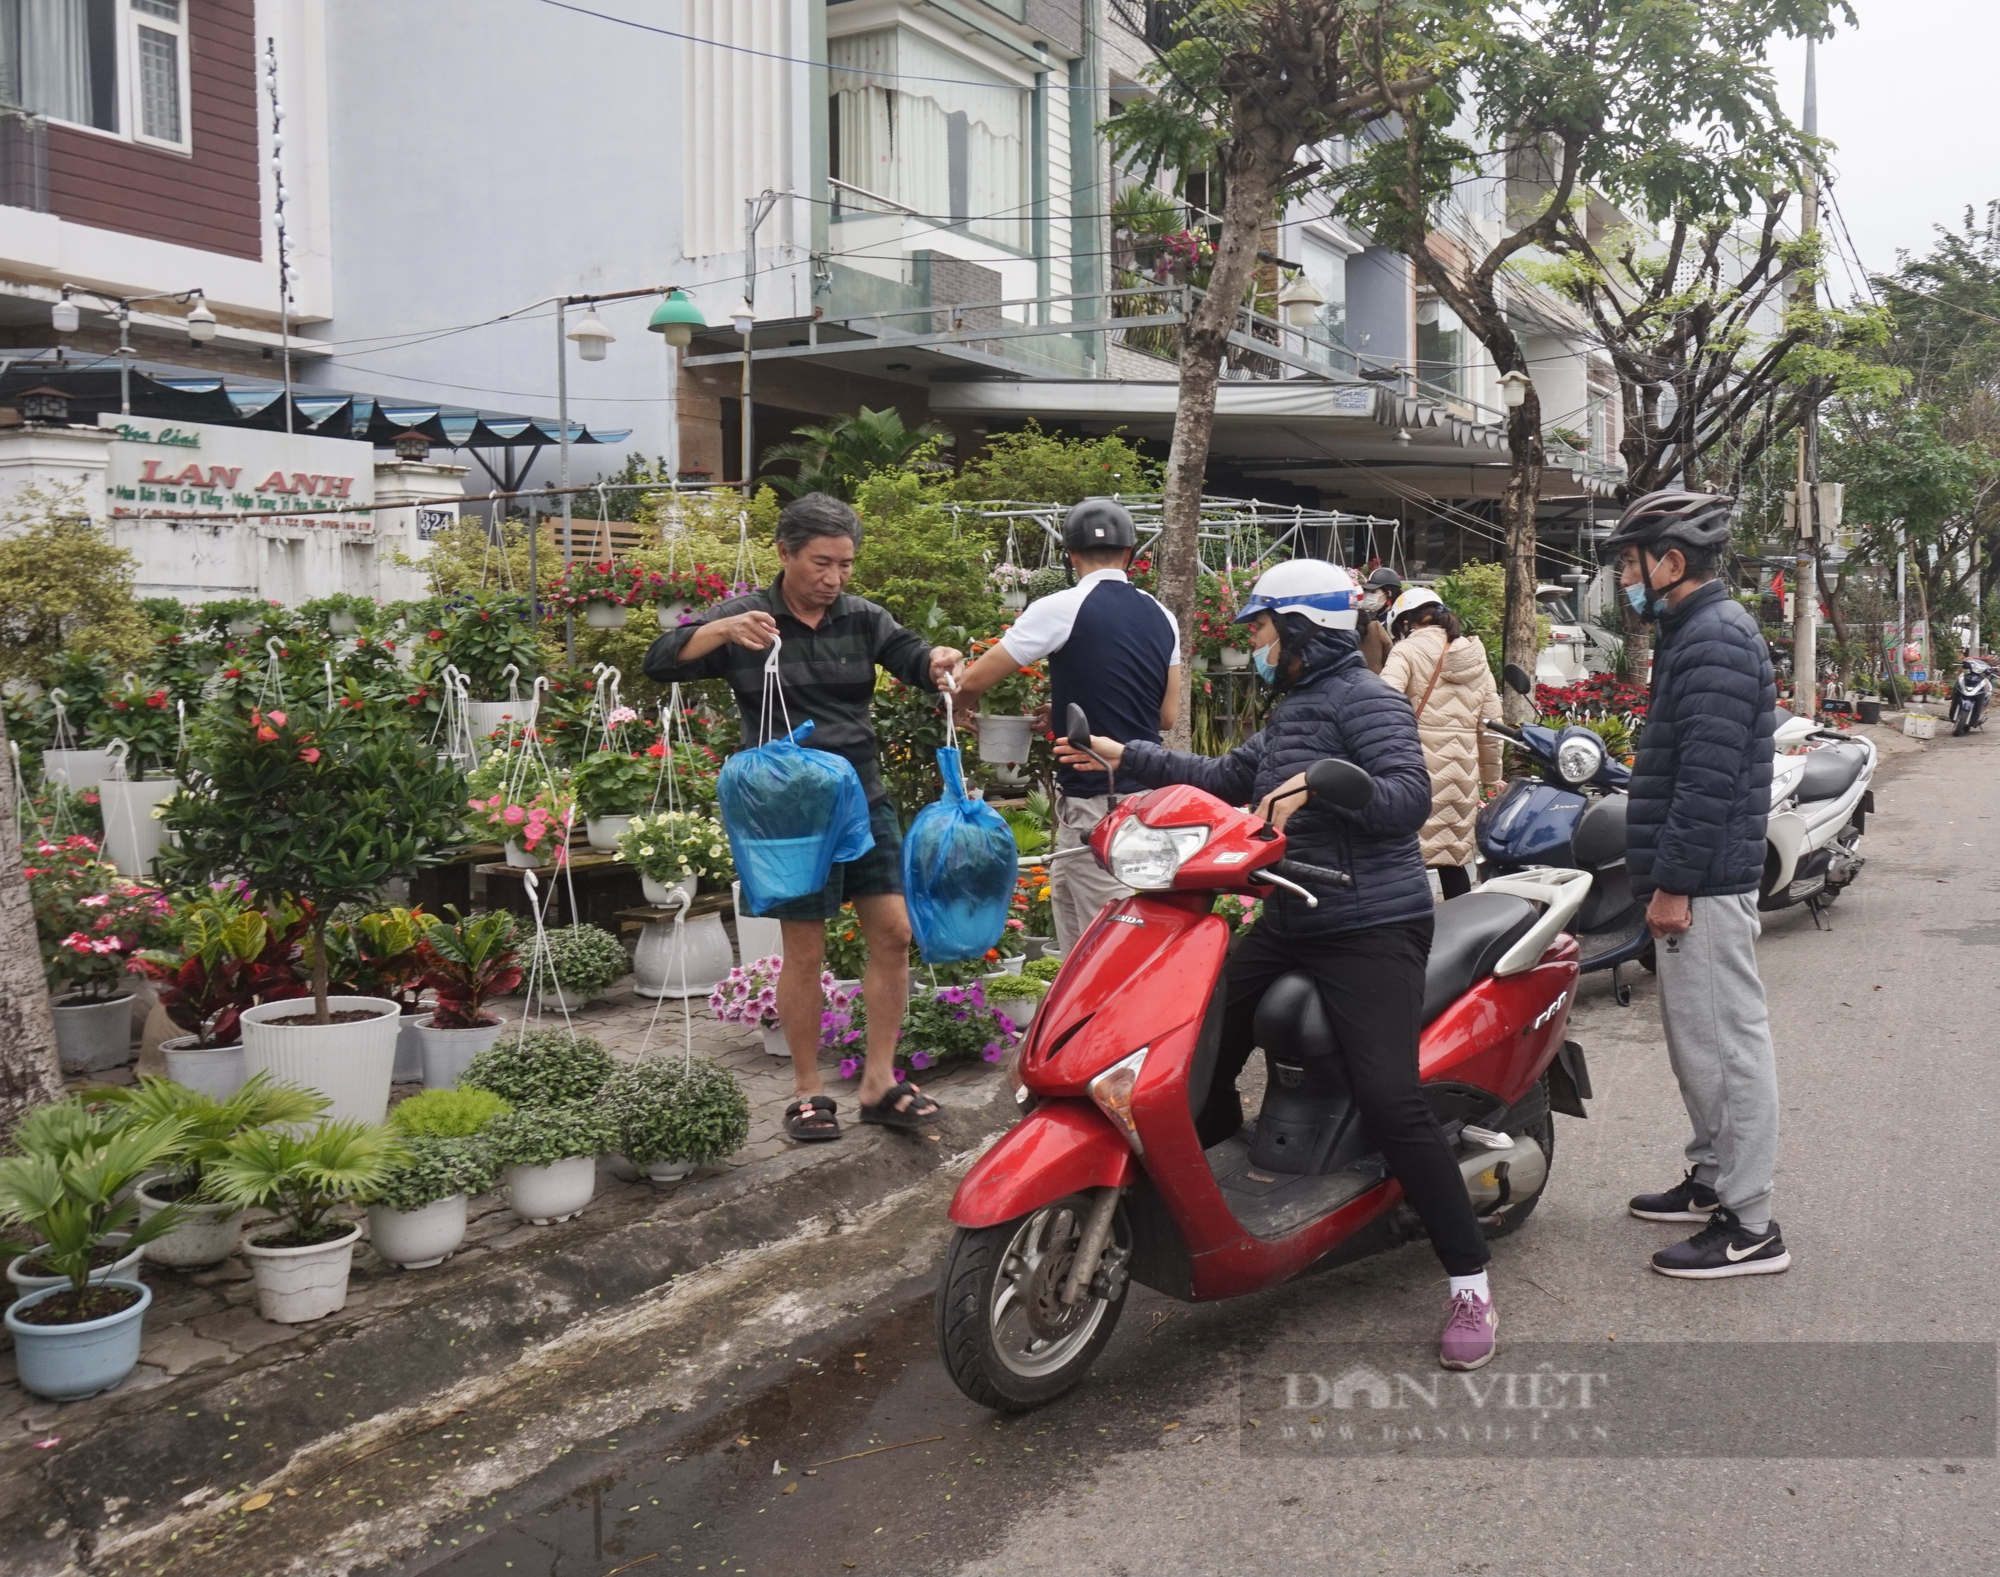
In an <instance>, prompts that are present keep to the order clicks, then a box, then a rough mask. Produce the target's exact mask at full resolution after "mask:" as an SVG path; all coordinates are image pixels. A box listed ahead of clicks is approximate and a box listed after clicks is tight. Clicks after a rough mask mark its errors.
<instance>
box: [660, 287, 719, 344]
mask: <svg viewBox="0 0 2000 1577" xmlns="http://www.w3.org/2000/svg"><path fill="white" fill-rule="evenodd" d="M646 327H647V328H649V329H650V330H652V332H653V333H655V334H658V335H660V336H661V337H662V338H664V339H665V340H666V342H667V343H668V344H669V345H671V346H672V347H673V348H674V349H675V350H685V349H686V348H687V347H688V346H689V345H690V344H691V343H692V342H693V340H694V337H695V335H696V334H697V333H698V332H700V331H701V330H703V329H706V328H707V327H708V319H706V318H704V317H703V316H702V315H701V308H700V307H698V306H696V305H695V304H694V300H693V298H692V297H690V296H689V295H688V293H687V292H686V291H685V290H670V291H668V292H667V298H666V300H664V301H662V302H661V303H660V304H659V305H658V306H657V307H655V308H653V316H652V318H651V320H650V321H649V322H648V323H647V324H646ZM736 332H737V333H739V334H740V333H742V332H743V331H742V330H741V329H738V330H737V331H736Z"/></svg>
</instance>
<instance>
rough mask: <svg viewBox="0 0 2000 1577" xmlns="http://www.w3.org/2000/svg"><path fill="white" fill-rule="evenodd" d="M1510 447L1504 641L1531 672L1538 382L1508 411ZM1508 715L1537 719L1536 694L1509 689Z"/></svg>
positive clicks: (1504, 650) (1535, 647) (1504, 651)
mask: <svg viewBox="0 0 2000 1577" xmlns="http://www.w3.org/2000/svg"><path fill="white" fill-rule="evenodd" d="M1507 450H1508V454H1509V456H1510V457H1511V459H1512V461H1513V468H1512V470H1511V471H1509V473H1508V475H1507V491H1506V494H1505V496H1504V497H1503V499H1502V501H1501V519H1502V524H1503V525H1504V526H1505V528H1506V533H1507V537H1506V544H1505V546H1504V548H1503V549H1502V557H1503V559H1504V562H1505V563H1506V566H1507V617H1506V623H1505V625H1504V627H1503V628H1504V631H1505V633H1504V636H1503V638H1502V642H1501V655H1502V660H1503V661H1504V662H1510V663H1515V664H1518V665H1519V666H1520V667H1521V668H1522V669H1523V670H1524V671H1525V672H1526V673H1527V674H1528V676H1529V677H1530V678H1533V677H1534V673H1535V658H1536V656H1537V654H1538V652H1539V649H1540V644H1541V643H1540V641H1539V640H1538V639H1537V633H1536V621H1535V607H1536V604H1535V583H1536V563H1535V514H1536V511H1537V508H1538V506H1539V505H1540V503H1541V496H1542V460H1543V453H1542V402H1541V398H1540V396H1539V395H1537V394H1536V392H1535V390H1534V388H1533V386H1532V385H1531V386H1530V387H1529V389H1528V397H1527V399H1526V400H1524V401H1523V402H1522V403H1521V405H1520V407H1519V408H1518V409H1517V410H1514V411H1511V412H1509V413H1508V417H1507ZM1502 699H1503V703H1504V705H1503V710H1504V711H1505V713H1506V717H1505V721H1506V722H1509V723H1513V724H1516V725H1519V724H1521V723H1529V722H1533V721H1534V717H1535V704H1534V701H1533V699H1532V698H1531V697H1529V696H1520V695H1516V694H1515V693H1514V692H1513V691H1512V690H1508V691H1505V692H1504V693H1503V698H1502Z"/></svg>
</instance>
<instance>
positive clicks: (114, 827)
mask: <svg viewBox="0 0 2000 1577" xmlns="http://www.w3.org/2000/svg"><path fill="white" fill-rule="evenodd" d="M180 789H181V786H180V783H179V781H178V780H177V779H174V778H147V779H144V780H142V781H140V782H137V783H130V782H126V781H125V780H123V779H120V778H109V779H106V780H105V781H104V782H102V783H100V784H98V786H97V793H98V806H99V809H100V810H101V811H102V812H103V815H104V854H105V857H106V858H107V859H109V860H110V861H111V863H112V864H113V865H115V866H117V867H118V874H119V875H120V876H129V877H132V878H134V879H135V880H137V879H141V878H149V877H151V875H152V874H153V861H154V859H155V858H156V857H157V856H158V854H159V852H160V850H161V849H163V848H165V847H166V843H167V828H166V824H165V823H164V822H162V821H159V820H158V819H156V818H155V817H154V815H153V809H154V807H155V806H158V805H164V804H165V803H166V802H167V801H168V800H170V799H172V798H173V797H174V796H175V795H176V794H178V793H179V792H180Z"/></svg>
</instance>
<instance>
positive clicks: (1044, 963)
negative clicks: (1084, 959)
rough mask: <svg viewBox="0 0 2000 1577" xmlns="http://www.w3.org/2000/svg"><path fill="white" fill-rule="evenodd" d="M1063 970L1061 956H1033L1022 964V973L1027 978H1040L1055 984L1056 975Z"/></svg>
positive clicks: (1047, 982)
mask: <svg viewBox="0 0 2000 1577" xmlns="http://www.w3.org/2000/svg"><path fill="white" fill-rule="evenodd" d="M1061 972H1062V960H1061V959H1060V958H1031V959H1029V960H1028V961H1027V962H1026V963H1025V964H1023V965H1022V966H1021V975H1022V977H1023V978H1024V979H1027V980H1039V981H1042V982H1043V983H1045V984H1047V985H1054V984H1055V980H1056V976H1057V975H1058V974H1060V973H1061Z"/></svg>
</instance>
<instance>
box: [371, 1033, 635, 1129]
mask: <svg viewBox="0 0 2000 1577" xmlns="http://www.w3.org/2000/svg"><path fill="white" fill-rule="evenodd" d="M617 1071H618V1064H617V1063H615V1062H614V1061H612V1059H611V1053H610V1052H608V1051H606V1050H605V1049H604V1047H603V1046H602V1045H601V1044H599V1043H598V1042H597V1041H594V1040H592V1039H591V1038H590V1037H589V1036H588V1035H573V1034H571V1033H570V1031H568V1030H566V1029H537V1030H530V1031H529V1032H528V1033H527V1034H525V1035H521V1036H515V1037H502V1038H501V1039H500V1040H499V1041H497V1042H495V1043H494V1044H493V1045H491V1046H489V1047H487V1048H486V1050H484V1051H482V1052H480V1053H479V1055H478V1056H476V1057H474V1058H473V1059H472V1061H471V1062H470V1063H468V1064H467V1065H466V1069H465V1072H464V1073H463V1074H462V1075H461V1076H460V1077H459V1081H458V1085H459V1088H460V1089H464V1088H465V1087H466V1086H468V1085H470V1086H472V1087H473V1088H475V1089H481V1090H490V1091H492V1092H493V1094H495V1095H497V1096H499V1097H500V1098H501V1099H502V1100H504V1101H510V1102H512V1103H513V1104H514V1105H515V1106H563V1105H567V1104H569V1103H571V1102H574V1101H587V1100H589V1099H591V1098H592V1097H593V1096H594V1095H596V1094H597V1092H598V1091H599V1090H600V1089H602V1088H603V1087H604V1081H605V1080H606V1079H608V1078H610V1077H611V1075H612V1074H614V1073H616V1072H617ZM418 1098H419V1097H416V1096H412V1097H411V1100H416V1099H418ZM403 1104H404V1105H406V1106H407V1105H408V1104H409V1102H408V1101H405V1102H404V1103H403ZM398 1109H399V1110H400V1108H398Z"/></svg>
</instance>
